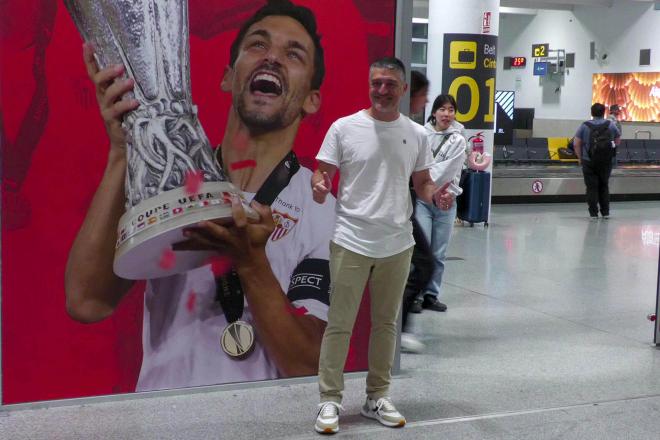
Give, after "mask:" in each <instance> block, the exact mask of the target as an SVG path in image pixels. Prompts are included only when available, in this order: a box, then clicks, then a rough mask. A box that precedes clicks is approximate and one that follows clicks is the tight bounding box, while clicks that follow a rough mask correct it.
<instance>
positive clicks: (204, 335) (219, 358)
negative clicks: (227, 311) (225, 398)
mask: <svg viewBox="0 0 660 440" xmlns="http://www.w3.org/2000/svg"><path fill="white" fill-rule="evenodd" d="M311 177H312V172H311V171H310V170H309V169H307V168H304V167H300V169H299V170H298V171H297V172H296V174H294V175H293V176H292V178H291V180H290V182H289V184H288V185H287V186H286V187H285V188H284V189H283V190H282V191H281V193H280V194H279V195H278V197H277V198H276V199H275V201H274V202H273V204H272V205H271V209H272V211H273V217H274V219H275V222H276V224H277V226H276V228H275V230H274V231H273V233H272V235H271V237H270V239H269V240H268V243H267V245H266V254H267V256H268V260H269V261H270V264H271V268H272V270H273V273H274V274H275V277H276V278H277V280H278V281H279V283H280V286H281V287H282V291H284V292H285V293H286V294H287V296H288V297H289V300H291V303H292V305H293V306H294V307H305V309H306V310H307V312H306V313H307V314H309V315H314V316H316V317H317V318H319V319H322V320H323V321H327V312H328V304H329V301H328V287H327V286H329V279H325V280H323V283H321V284H322V285H323V286H324V288H322V289H319V288H318V280H319V278H318V277H320V276H325V277H326V278H329V271H328V269H327V267H328V258H329V253H330V252H329V242H330V238H331V236H332V231H333V228H334V223H335V199H334V197H332V196H330V197H328V199H327V200H326V202H325V203H324V204H322V205H320V204H318V203H316V202H314V200H313V199H312V190H311V187H310V180H311ZM253 196H254V194H249V193H246V194H245V197H246V199H248V200H251V198H252V197H253ZM316 268H319V272H323V273H325V274H327V275H323V274H315V273H314V272H315V271H316ZM323 268H325V269H323ZM297 269H298V270H297ZM309 280H315V281H313V282H310V281H309ZM283 313H286V311H285V310H283ZM241 320H243V321H246V322H248V323H250V324H252V325H253V327H254V323H253V322H252V321H253V318H252V314H251V312H250V305H249V304H248V303H247V301H246V302H245V308H244V311H243V316H242V318H241ZM226 326H227V320H226V318H225V316H224V314H223V311H222V307H221V306H220V303H219V302H218V301H217V300H216V282H215V278H214V275H213V272H212V271H211V267H210V266H204V267H200V268H197V269H194V270H191V271H189V272H186V273H184V274H179V275H173V276H170V277H166V278H159V279H155V280H149V281H148V282H147V289H146V293H145V300H144V322H143V335H142V350H143V358H142V368H141V370H140V377H139V379H138V384H137V391H148V390H158V389H168V388H180V387H192V386H200V385H214V384H222V383H230V382H246V381H256V380H264V379H275V378H277V377H278V371H277V368H276V367H275V365H274V364H273V363H272V362H271V360H270V359H269V358H268V355H267V354H266V350H265V348H264V347H263V345H261V343H260V341H259V337H258V336H257V335H256V332H255V338H256V341H255V347H254V350H253V351H252V353H251V354H250V355H249V356H248V357H247V358H246V359H243V360H236V359H233V358H231V357H229V356H228V355H227V354H226V353H225V352H224V351H223V350H222V347H221V345H220V338H221V335H222V332H223V330H224V329H225V327H226Z"/></svg>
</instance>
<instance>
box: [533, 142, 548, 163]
mask: <svg viewBox="0 0 660 440" xmlns="http://www.w3.org/2000/svg"><path fill="white" fill-rule="evenodd" d="M527 158H528V159H529V160H530V161H532V162H547V161H549V160H550V153H549V152H548V139H546V138H529V139H527Z"/></svg>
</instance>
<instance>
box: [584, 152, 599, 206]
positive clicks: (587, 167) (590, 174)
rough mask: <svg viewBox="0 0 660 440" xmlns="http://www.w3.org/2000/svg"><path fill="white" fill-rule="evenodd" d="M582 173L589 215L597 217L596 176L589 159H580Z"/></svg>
mask: <svg viewBox="0 0 660 440" xmlns="http://www.w3.org/2000/svg"><path fill="white" fill-rule="evenodd" d="M582 174H583V175H584V184H585V185H586V187H587V205H589V215H590V216H591V217H598V188H599V185H598V176H597V175H596V173H595V170H594V169H593V165H592V164H591V162H589V161H585V160H583V161H582Z"/></svg>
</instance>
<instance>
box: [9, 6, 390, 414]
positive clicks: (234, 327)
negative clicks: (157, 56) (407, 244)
mask: <svg viewBox="0 0 660 440" xmlns="http://www.w3.org/2000/svg"><path fill="white" fill-rule="evenodd" d="M142 2H143V3H145V4H147V3H152V2H154V3H158V0H142ZM69 3H71V2H69ZM182 3H186V2H182ZM187 3H188V21H189V32H190V83H191V88H192V102H193V104H194V105H195V106H196V107H197V114H198V117H199V120H200V122H201V125H202V126H203V128H204V132H205V133H206V135H207V136H208V138H209V140H210V144H211V145H213V146H214V150H213V154H214V156H215V157H216V158H217V160H218V162H219V163H220V164H222V167H223V169H224V172H225V173H226V174H227V177H228V179H229V180H230V181H231V182H232V183H233V184H234V186H236V188H238V189H239V190H240V191H241V194H242V195H243V197H244V198H245V199H247V200H248V201H249V200H251V199H252V198H253V197H254V198H257V199H258V200H260V201H264V200H266V202H263V203H262V204H259V205H257V206H256V208H255V211H256V212H257V214H258V220H257V221H254V222H250V223H249V224H248V225H247V226H246V227H245V228H243V229H240V228H236V227H226V228H225V227H222V226H218V225H215V224H206V225H203V226H200V227H199V228H192V230H191V231H190V234H189V240H187V241H186V242H184V243H183V244H182V245H181V246H183V247H182V248H181V249H184V248H185V249H192V248H204V249H206V250H209V249H212V250H217V251H218V255H222V256H223V258H222V259H218V260H214V261H213V262H211V263H212V264H207V265H204V266H201V267H198V268H195V269H192V270H190V271H187V272H184V273H180V274H176V275H171V276H167V277H163V278H157V279H151V280H141V281H129V280H126V279H122V278H119V277H117V276H116V275H115V274H114V273H113V272H112V258H113V253H114V246H115V242H116V240H117V228H116V226H117V221H118V217H119V216H120V215H121V213H122V210H123V209H124V203H125V196H124V182H125V181H124V177H125V173H126V171H125V169H126V159H125V156H126V154H125V148H126V142H127V141H126V138H125V134H124V132H123V130H122V129H121V125H120V121H121V117H122V115H123V114H125V113H126V112H129V111H131V110H133V109H134V107H132V106H134V105H135V106H137V103H134V102H133V101H132V100H131V99H123V100H122V99H121V98H122V96H124V95H125V94H126V93H127V92H129V91H131V90H132V88H133V87H135V84H134V83H132V82H131V81H123V80H120V81H115V79H116V78H121V77H122V75H123V72H124V71H123V70H122V67H120V66H99V65H98V64H97V59H98V57H95V54H94V51H95V48H94V47H93V46H90V45H85V46H84V47H83V41H82V39H81V37H80V35H79V33H78V30H77V29H76V26H75V25H74V21H73V20H72V18H71V16H70V14H69V11H68V10H67V8H66V7H65V5H64V3H63V2H60V1H57V2H53V1H49V0H21V1H18V0H12V1H9V2H3V3H2V4H1V5H0V56H1V57H2V60H1V62H0V82H1V84H2V87H1V88H0V90H1V95H0V121H1V122H0V135H1V138H0V141H1V143H2V159H3V160H2V166H3V169H2V173H3V174H2V347H1V348H2V403H3V404H14V403H25V402H34V401H42V400H50V399H61V398H76V397H87V396H97V395H104V394H114V393H128V392H134V391H149V390H162V389H176V388H187V387H195V386H204V385H216V384H226V383H236V382H251V381H262V380H272V379H278V378H286V377H296V376H307V375H314V374H316V369H317V366H318V355H319V348H320V341H321V337H322V334H323V330H324V328H325V320H326V313H327V307H328V277H327V258H328V241H329V238H330V236H331V234H332V226H333V213H334V205H333V204H334V199H332V198H330V199H329V200H328V201H327V202H326V203H325V204H322V205H321V204H315V203H314V202H313V201H312V198H311V189H310V187H309V180H310V176H311V170H313V169H314V168H315V166H316V164H315V161H314V157H315V155H316V153H317V151H318V148H319V146H320V145H321V142H322V140H323V137H324V135H325V133H326V131H327V129H328V127H329V126H330V125H331V123H332V122H333V121H334V120H336V119H337V118H339V117H341V116H345V115H347V114H351V113H353V112H355V111H357V110H358V109H360V108H366V107H368V105H369V102H368V97H367V96H365V94H364V93H363V91H364V87H365V84H364V83H363V81H362V80H360V78H366V77H367V71H368V66H369V63H370V61H371V60H373V59H376V58H378V57H380V56H384V55H388V54H389V55H391V54H393V51H394V17H395V9H396V8H395V6H396V5H395V0H384V1H381V2H372V1H369V0H333V1H312V0H292V2H289V1H286V0H279V1H268V2H267V1H266V0H240V1H239V0H188V2H187ZM339 24H341V25H339ZM8 60H11V62H9V61H8ZM237 164H240V166H239V165H237ZM156 165H158V164H156ZM162 166H165V163H164V164H163V165H162ZM273 175H276V176H277V178H271V177H272V176H273ZM266 182H268V185H266V184H265V183H266ZM234 214H236V213H234ZM239 229H240V230H239ZM174 254H176V248H175V252H174ZM223 286H224V287H223ZM227 286H229V287H227ZM232 286H233V287H232ZM365 298H366V299H365V301H368V298H367V297H366V296H365ZM367 311H368V307H365V304H363V306H362V307H361V311H360V314H359V315H358V319H357V322H356V331H355V332H354V335H353V339H352V341H351V349H350V352H349V355H348V359H347V370H349V371H357V370H363V369H366V365H367V359H366V355H367V350H366V347H367V343H368V341H367V336H366V335H368V328H369V317H368V313H366V312H367ZM246 335H247V336H246Z"/></svg>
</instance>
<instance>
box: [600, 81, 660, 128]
mask: <svg viewBox="0 0 660 440" xmlns="http://www.w3.org/2000/svg"><path fill="white" fill-rule="evenodd" d="M591 99H592V102H600V103H601V104H603V105H605V107H607V108H609V107H610V106H611V105H613V104H616V105H618V106H619V109H620V110H619V111H620V113H619V114H618V115H617V119H619V120H620V121H634V122H660V72H628V73H596V74H594V76H593V83H592V98H591Z"/></svg>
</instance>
